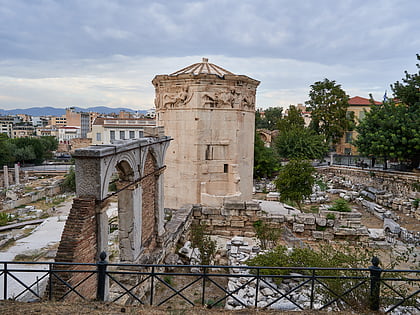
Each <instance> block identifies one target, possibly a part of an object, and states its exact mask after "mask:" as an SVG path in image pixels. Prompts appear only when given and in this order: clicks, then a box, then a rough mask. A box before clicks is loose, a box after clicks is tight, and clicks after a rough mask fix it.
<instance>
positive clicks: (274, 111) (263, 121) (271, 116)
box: [255, 107, 283, 130]
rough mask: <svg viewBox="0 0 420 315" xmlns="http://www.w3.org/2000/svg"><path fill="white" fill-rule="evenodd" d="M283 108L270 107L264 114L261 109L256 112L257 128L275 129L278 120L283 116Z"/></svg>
mask: <svg viewBox="0 0 420 315" xmlns="http://www.w3.org/2000/svg"><path fill="white" fill-rule="evenodd" d="M282 112H283V108H281V107H270V108H267V109H266V110H264V116H263V115H262V114H261V112H260V111H257V112H256V114H255V128H256V129H268V130H274V129H276V127H277V121H278V120H279V119H281V117H282Z"/></svg>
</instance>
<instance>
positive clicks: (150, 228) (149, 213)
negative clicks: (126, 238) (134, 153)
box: [141, 152, 157, 249]
mask: <svg viewBox="0 0 420 315" xmlns="http://www.w3.org/2000/svg"><path fill="white" fill-rule="evenodd" d="M154 170H155V162H154V158H153V156H152V155H151V154H150V152H149V153H148V154H147V158H146V163H145V166H144V174H145V175H147V174H150V173H153V171H154ZM141 186H142V188H143V196H142V201H143V205H142V235H141V243H142V246H143V247H148V248H149V249H151V248H153V247H155V246H156V233H157V226H156V211H155V209H156V176H153V175H151V176H147V177H146V178H144V179H143V180H142V181H141Z"/></svg>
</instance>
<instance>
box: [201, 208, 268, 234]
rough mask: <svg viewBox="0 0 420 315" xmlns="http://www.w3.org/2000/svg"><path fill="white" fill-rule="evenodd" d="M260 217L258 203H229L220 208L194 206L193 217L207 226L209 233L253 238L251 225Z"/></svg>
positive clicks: (260, 212)
mask: <svg viewBox="0 0 420 315" xmlns="http://www.w3.org/2000/svg"><path fill="white" fill-rule="evenodd" d="M261 216H262V211H261V209H260V206H259V204H258V203H256V202H253V201H247V202H229V203H225V204H224V205H223V206H222V207H205V206H196V207H194V209H193V217H194V219H195V220H197V222H198V223H200V224H202V225H207V226H208V229H209V232H210V233H211V234H213V235H221V236H246V237H253V236H255V232H254V228H253V224H254V222H256V221H258V220H259V218H260V217H261Z"/></svg>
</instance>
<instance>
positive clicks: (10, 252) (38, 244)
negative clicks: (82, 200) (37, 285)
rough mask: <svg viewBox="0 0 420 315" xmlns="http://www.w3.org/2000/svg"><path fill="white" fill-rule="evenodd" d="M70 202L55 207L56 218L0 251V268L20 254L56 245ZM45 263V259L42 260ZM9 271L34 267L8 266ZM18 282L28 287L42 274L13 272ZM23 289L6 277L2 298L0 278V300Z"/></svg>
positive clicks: (40, 266)
mask: <svg viewBox="0 0 420 315" xmlns="http://www.w3.org/2000/svg"><path fill="white" fill-rule="evenodd" d="M72 202H73V201H72V200H70V201H67V202H64V203H62V204H61V205H60V206H58V207H57V212H56V214H57V215H56V216H53V217H49V218H47V219H45V220H44V222H42V223H41V224H40V225H39V226H38V227H36V228H35V230H33V231H32V233H31V234H29V235H28V236H27V237H24V238H22V239H19V240H17V241H16V242H15V244H14V245H13V246H11V247H9V248H8V249H7V250H6V251H0V268H3V267H4V265H3V264H2V263H1V262H10V261H13V260H14V258H15V256H16V255H18V254H22V253H28V252H29V251H37V250H42V249H43V248H48V247H50V246H53V245H54V244H57V243H58V242H59V241H60V239H61V233H62V231H63V229H64V224H65V218H66V215H67V214H68V212H69V211H70V208H71V205H72ZM43 261H45V259H43ZM8 268H9V269H20V270H26V269H30V268H31V269H33V268H34V266H30V265H25V264H19V265H17V264H8ZM36 268H37V269H40V270H46V269H47V268H48V265H37V266H36ZM13 275H15V276H16V277H17V278H18V279H19V280H20V281H22V282H24V283H25V284H26V285H30V284H32V283H34V282H35V281H36V278H37V277H42V276H43V273H29V272H25V271H22V272H13ZM23 289H24V287H23V286H22V285H21V284H19V283H18V281H16V280H15V279H13V277H12V276H11V275H9V276H8V281H7V291H8V294H7V297H4V296H3V292H4V291H3V290H4V274H2V275H1V276H0V292H1V294H0V299H4V298H9V297H12V296H16V295H17V294H18V293H19V292H21V291H22V290H23ZM33 289H34V288H33Z"/></svg>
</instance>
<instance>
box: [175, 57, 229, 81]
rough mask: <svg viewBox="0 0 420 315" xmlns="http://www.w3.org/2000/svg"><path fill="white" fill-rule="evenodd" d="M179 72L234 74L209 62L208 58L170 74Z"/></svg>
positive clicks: (221, 75)
mask: <svg viewBox="0 0 420 315" xmlns="http://www.w3.org/2000/svg"><path fill="white" fill-rule="evenodd" d="M180 74H193V75H198V74H215V75H218V76H220V77H223V76H224V75H225V74H229V75H235V74H234V73H232V72H230V71H227V70H226V69H223V68H222V67H219V66H218V65H215V64H213V63H209V60H208V59H207V58H203V60H202V62H199V63H195V64H193V65H190V66H188V67H185V68H183V69H181V70H178V71H175V72H174V73H171V74H170V76H177V75H180Z"/></svg>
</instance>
